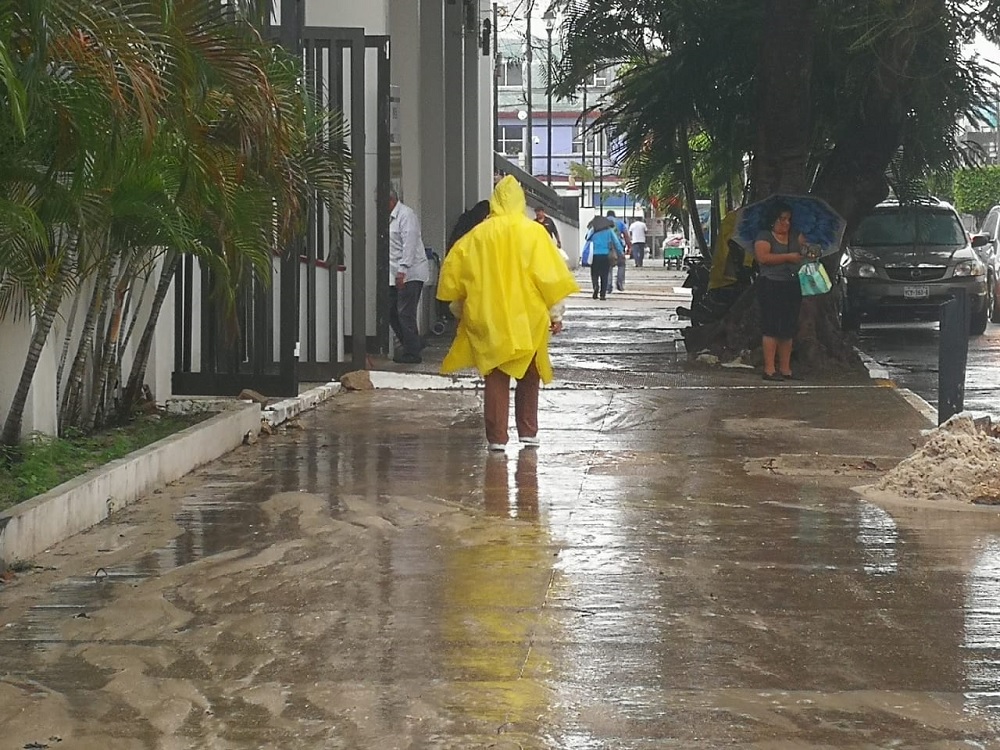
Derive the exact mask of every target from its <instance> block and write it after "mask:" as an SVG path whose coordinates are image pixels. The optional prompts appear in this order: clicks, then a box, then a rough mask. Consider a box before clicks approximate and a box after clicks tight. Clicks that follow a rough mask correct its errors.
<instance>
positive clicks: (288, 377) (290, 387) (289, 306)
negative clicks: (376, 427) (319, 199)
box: [274, 0, 305, 396]
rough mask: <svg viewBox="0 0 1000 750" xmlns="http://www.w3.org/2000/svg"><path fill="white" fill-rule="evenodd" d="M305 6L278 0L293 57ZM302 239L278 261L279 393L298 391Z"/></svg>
mask: <svg viewBox="0 0 1000 750" xmlns="http://www.w3.org/2000/svg"><path fill="white" fill-rule="evenodd" d="M304 27H305V7H304V3H302V2H301V0H281V29H280V32H279V34H280V40H281V45H282V46H283V47H284V48H285V50H287V51H288V52H289V53H291V54H292V56H293V57H295V58H296V59H298V58H299V56H300V55H301V51H302V29H303V28H304ZM301 245H302V238H298V239H296V240H295V241H294V242H293V244H292V247H290V248H286V249H285V254H284V255H283V256H282V258H281V261H280V268H281V272H280V278H279V285H280V290H281V301H280V308H281V312H280V317H279V321H280V322H279V334H278V335H279V344H278V352H279V364H278V371H279V374H280V383H281V385H280V386H279V387H280V390H281V393H280V394H274V395H281V396H294V395H297V394H298V390H299V385H298V369H299V368H298V365H299V251H300V249H301Z"/></svg>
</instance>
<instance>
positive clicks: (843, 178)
mask: <svg viewBox="0 0 1000 750" xmlns="http://www.w3.org/2000/svg"><path fill="white" fill-rule="evenodd" d="M565 5H566V6H567V8H568V23H567V29H566V30H567V35H568V39H567V44H566V54H565V57H564V62H563V64H562V66H561V68H560V70H559V78H558V79H557V91H559V92H560V93H567V92H568V91H569V90H571V89H572V88H573V87H574V86H575V85H577V84H578V83H579V82H580V81H581V80H583V79H584V77H585V75H586V74H588V73H590V72H593V71H594V70H598V69H601V68H603V67H605V66H606V65H607V64H609V63H611V62H627V63H628V66H627V67H626V72H625V74H624V75H623V76H622V78H621V80H620V81H619V83H618V84H617V85H616V86H615V88H614V89H613V90H612V91H611V92H610V94H609V96H608V101H607V102H604V103H602V104H600V105H599V108H601V109H602V111H603V115H602V120H603V124H604V125H606V126H608V127H612V128H613V129H614V130H615V131H616V132H617V133H618V134H620V136H621V142H622V143H623V144H624V150H625V153H626V158H627V160H630V161H632V162H633V163H635V164H636V167H635V170H634V171H635V173H637V174H640V175H645V176H646V179H654V178H655V177H656V175H657V172H662V171H664V170H667V171H670V170H675V169H676V168H677V166H676V165H677V164H678V163H679V162H680V161H681V160H682V158H683V156H684V150H685V149H686V147H687V137H686V136H687V134H689V133H691V132H701V133H704V134H705V135H707V137H708V142H709V144H710V151H711V153H710V155H709V158H710V159H711V160H712V161H713V163H715V164H717V165H723V168H721V169H720V170H719V174H720V176H721V175H726V174H729V175H731V174H733V173H735V172H736V171H738V170H739V168H740V166H741V164H740V162H742V159H743V158H744V156H748V157H749V158H750V175H751V179H750V185H749V188H750V195H751V197H765V196H766V195H768V194H770V193H772V192H779V191H785V192H807V191H810V192H813V193H815V194H817V195H819V196H821V197H823V198H825V199H826V200H827V201H828V202H829V203H831V205H833V206H834V207H835V208H836V209H837V210H838V211H839V212H840V213H841V214H842V215H843V216H844V217H845V218H847V220H848V226H849V230H850V227H851V226H853V225H854V224H855V223H856V222H857V221H858V220H860V218H861V217H862V216H864V214H865V213H866V212H867V211H868V210H870V208H871V207H872V206H874V205H875V203H877V202H878V201H879V200H881V199H882V198H884V197H885V195H886V194H887V192H888V190H889V181H888V180H887V177H886V174H887V168H888V167H889V165H890V164H891V163H893V162H894V161H895V163H896V164H897V166H898V167H900V168H901V170H902V171H901V175H902V177H903V179H904V180H910V179H912V178H913V177H914V176H921V175H924V174H926V172H927V170H929V169H932V168H939V167H945V166H948V165H949V164H953V163H954V162H955V161H956V160H958V159H960V158H961V154H960V150H959V149H958V147H957V145H956V144H957V141H956V139H955V137H954V136H955V128H956V123H957V122H958V121H959V120H960V119H961V117H962V116H965V117H967V118H969V119H971V120H973V121H975V120H977V119H980V118H981V110H980V109H979V107H980V106H981V105H982V104H983V103H984V102H987V101H989V97H988V91H989V88H990V85H991V84H990V82H991V80H992V77H991V75H990V74H989V73H988V72H987V71H984V70H983V69H982V68H981V67H980V66H979V65H977V64H976V63H975V62H969V61H965V60H963V58H962V56H961V55H960V54H959V51H958V45H959V43H960V41H961V39H962V38H963V34H964V33H965V30H966V29H967V28H968V27H963V26H962V24H963V22H968V21H969V19H974V18H985V16H977V12H974V11H973V10H971V5H966V4H962V3H950V2H947V1H946V0H906V2H901V3H892V4H887V3H882V2H878V0H851V1H850V2H846V3H845V2H832V1H831V0H766V2H756V1H755V0H705V1H704V2H700V3H688V2H682V1H681V0H627V1H626V0H572V1H571V2H566V3H565ZM987 6H988V7H987V9H986V10H984V11H981V12H982V13H988V12H989V11H990V9H995V8H996V7H998V6H1000V3H996V2H991V3H988V4H987ZM996 17H1000V13H998V14H996V15H995V16H994V18H996ZM724 165H728V168H725V166H724ZM836 260H837V259H833V262H836ZM824 302H825V303H826V304H830V300H828V299H827V300H824V301H823V302H819V303H814V304H823V303H824ZM742 313H743V311H742V310H740V311H739V314H742ZM820 317H823V318H824V320H826V321H828V322H829V321H832V320H833V319H834V311H833V308H832V307H830V308H829V309H826V310H823V311H821V316H820ZM727 325H728V323H727V322H724V323H723V325H722V326H720V327H719V328H717V329H713V330H708V331H703V332H701V333H702V334H703V336H702V338H700V339H699V340H698V341H695V342H691V341H689V346H691V345H692V343H693V345H694V347H695V348H696V349H700V348H702V346H705V345H709V346H715V345H716V344H718V345H719V346H722V344H719V342H720V340H725V339H727V338H729V335H728V333H729V332H728V331H727V329H726V326H727ZM691 335H692V336H695V335H697V332H692V334H691ZM822 337H823V338H829V339H834V338H839V336H838V335H835V334H833V333H830V334H829V335H827V334H826V333H824V334H822ZM746 343H747V342H746V341H743V342H742V344H743V345H746ZM820 348H821V349H822V347H820ZM832 348H833V351H834V354H833V355H832V356H831V359H837V358H840V357H842V356H844V351H845V350H844V348H843V347H842V346H837V345H834V346H833V347H832Z"/></svg>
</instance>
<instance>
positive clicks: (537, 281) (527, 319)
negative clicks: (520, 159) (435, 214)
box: [437, 176, 579, 383]
mask: <svg viewBox="0 0 1000 750" xmlns="http://www.w3.org/2000/svg"><path fill="white" fill-rule="evenodd" d="M526 207H527V204H526V202H525V199H524V191H523V190H522V189H521V186H520V185H519V184H518V182H517V180H515V179H514V178H513V177H510V176H507V177H504V178H503V179H502V180H501V181H500V182H499V183H498V184H497V186H496V190H494V191H493V197H492V198H491V199H490V217H489V218H488V219H486V220H485V221H484V222H482V223H481V224H479V226H477V227H476V228H475V229H473V230H472V231H471V232H469V233H468V234H467V235H465V236H464V237H463V238H462V239H460V240H459V241H458V242H457V243H455V246H454V247H452V249H451V251H450V252H449V253H448V255H447V256H446V257H445V259H444V263H443V264H442V266H441V277H440V279H439V280H438V289H437V298H438V299H439V300H441V301H443V302H461V303H462V313H461V317H460V318H459V322H458V330H457V331H456V333H455V341H454V342H453V343H452V345H451V349H450V350H449V351H448V354H447V356H446V357H445V358H444V362H443V363H442V365H441V371H442V372H445V373H448V372H455V371H456V370H462V369H465V368H469V367H475V368H476V369H477V370H478V371H479V373H480V374H481V375H487V374H488V373H490V372H492V371H493V370H495V369H497V368H499V369H500V370H501V371H502V372H505V373H507V374H508V375H510V376H511V377H513V378H522V377H524V373H525V372H526V371H527V369H528V365H530V364H531V360H532V358H534V357H535V356H536V355H537V360H536V366H537V367H538V374H539V375H540V376H541V379H542V382H543V383H548V382H550V381H551V380H552V363H551V362H550V361H549V353H548V342H549V325H550V321H549V309H550V308H551V307H553V306H554V305H556V304H557V303H559V302H561V301H562V300H563V299H565V298H566V297H567V296H569V295H570V294H572V293H574V292H577V291H579V287H578V286H577V284H576V281H575V280H574V279H573V275H572V274H571V273H570V272H569V269H568V268H567V267H566V261H565V260H563V258H562V256H561V255H560V254H559V251H558V250H557V249H556V246H555V245H554V244H553V242H552V240H551V238H550V237H549V234H548V232H547V231H546V230H545V228H544V227H543V226H542V225H541V224H539V223H537V222H535V221H532V220H531V219H529V218H528V217H527V216H526V215H525V208H526Z"/></svg>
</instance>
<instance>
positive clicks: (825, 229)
mask: <svg viewBox="0 0 1000 750" xmlns="http://www.w3.org/2000/svg"><path fill="white" fill-rule="evenodd" d="M778 202H781V203H784V204H785V205H787V206H788V207H789V208H790V209H791V210H792V229H791V235H792V236H793V237H798V236H799V235H800V234H801V235H803V236H805V238H806V242H807V243H808V244H809V245H812V246H818V247H819V248H820V255H830V254H832V253H835V252H837V251H838V250H839V249H840V243H841V242H842V241H843V239H844V230H845V229H846V228H847V220H846V219H844V217H843V216H841V215H840V214H838V213H837V212H836V211H834V210H833V208H831V207H830V204H829V203H827V202H826V201H825V200H823V199H822V198H816V197H813V196H811V195H771V196H769V197H767V198H765V199H764V200H761V201H755V202H753V203H749V204H747V205H746V206H743V207H742V208H740V209H737V212H738V215H737V219H736V231H735V233H734V234H733V239H734V240H735V241H736V242H737V243H738V244H739V246H740V247H742V248H743V249H744V250H746V251H747V252H748V253H752V252H753V243H754V242H755V241H756V239H757V235H758V234H759V233H760V231H761V230H770V229H771V227H770V226H766V224H767V215H768V214H769V213H770V211H771V208H772V206H774V204H776V203H778Z"/></svg>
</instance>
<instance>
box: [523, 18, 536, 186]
mask: <svg viewBox="0 0 1000 750" xmlns="http://www.w3.org/2000/svg"><path fill="white" fill-rule="evenodd" d="M533 10H534V3H533V2H532V0H528V7H527V10H526V11H525V20H526V23H525V26H526V28H525V34H524V41H525V45H524V56H525V62H526V65H525V84H527V85H526V89H527V92H528V96H527V102H526V103H527V105H528V108H527V114H528V117H527V123H526V125H527V128H528V140H527V143H526V149H525V156H524V159H525V161H524V163H525V164H526V165H527V166H526V167H525V168H524V169H525V171H526V172H527V173H528V174H532V175H533V174H534V173H535V144H534V142H533V141H534V139H533V137H532V136H534V127H533V126H534V118H533V117H532V110H533V107H532V99H533V97H532V91H531V87H532V81H531V66H532V65H533V63H534V54H533V52H532V49H531V12H532V11H533Z"/></svg>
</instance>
